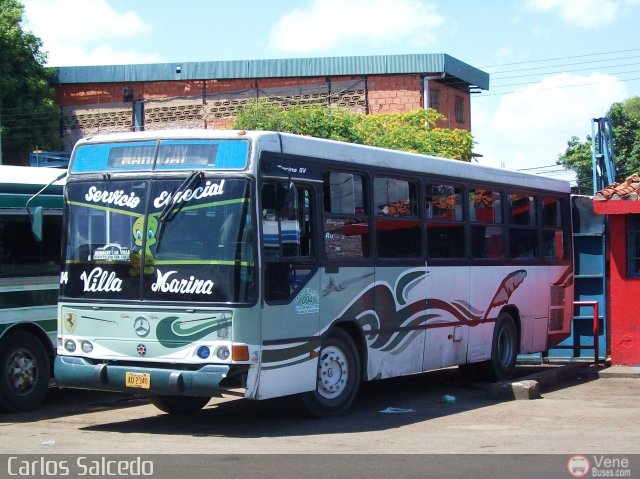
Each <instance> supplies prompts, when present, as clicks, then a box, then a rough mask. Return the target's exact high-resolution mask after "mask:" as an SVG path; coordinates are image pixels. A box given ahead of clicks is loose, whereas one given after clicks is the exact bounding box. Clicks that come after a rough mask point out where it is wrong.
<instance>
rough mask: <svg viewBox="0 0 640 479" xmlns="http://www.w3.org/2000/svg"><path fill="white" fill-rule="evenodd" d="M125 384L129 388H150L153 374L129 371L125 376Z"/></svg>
mask: <svg viewBox="0 0 640 479" xmlns="http://www.w3.org/2000/svg"><path fill="white" fill-rule="evenodd" d="M124 385H125V386H126V387H128V388H138V389H149V388H150V387H151V374H148V373H131V372H127V373H126V374H125V377H124Z"/></svg>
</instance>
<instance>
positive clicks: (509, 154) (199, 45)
mask: <svg viewBox="0 0 640 479" xmlns="http://www.w3.org/2000/svg"><path fill="white" fill-rule="evenodd" d="M22 3H23V4H24V5H25V18H24V22H23V28H24V29H25V30H27V31H31V32H33V33H34V34H35V35H36V36H38V37H39V38H40V39H41V40H42V41H43V48H42V49H43V51H45V52H47V54H48V65H50V66H82V65H114V64H132V63H133V64H138V63H165V62H189V61H226V60H255V59H275V58H307V57H335V56H355V55H400V54H411V53H446V54H449V55H451V56H453V57H455V58H457V59H458V60H461V61H463V62H465V63H467V64H469V65H471V66H473V67H475V68H478V69H480V70H482V71H485V72H487V73H489V74H490V87H489V90H487V91H482V92H481V93H479V94H473V95H472V99H471V119H472V125H471V131H472V133H473V136H474V140H475V145H474V152H475V153H478V154H480V155H482V157H481V158H479V159H478V162H479V163H481V164H484V165H489V166H497V167H502V168H509V169H515V170H526V171H529V172H533V173H539V174H545V175H548V176H553V177H557V178H563V179H568V180H570V181H572V180H575V178H574V175H573V174H567V172H565V171H563V169H562V167H560V166H558V165H556V160H557V159H558V156H559V155H561V154H562V153H564V151H565V149H566V147H567V142H568V141H569V139H571V137H573V136H576V137H578V138H580V139H581V140H585V138H586V136H587V135H588V134H590V133H591V124H592V121H591V120H592V118H597V117H601V116H604V115H605V114H606V112H607V110H608V109H609V107H610V106H611V105H612V104H613V103H615V102H619V101H622V100H624V99H626V98H630V97H633V96H638V95H640V35H639V34H638V30H639V28H640V0H487V1H478V0H270V1H268V2H267V1H264V0H243V1H242V2H235V1H226V0H190V1H181V2H179V1H175V0H133V1H131V0H22Z"/></svg>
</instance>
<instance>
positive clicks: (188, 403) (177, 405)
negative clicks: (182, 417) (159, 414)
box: [149, 396, 211, 414]
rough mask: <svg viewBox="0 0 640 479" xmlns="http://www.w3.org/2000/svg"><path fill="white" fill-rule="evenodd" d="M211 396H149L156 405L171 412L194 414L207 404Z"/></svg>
mask: <svg viewBox="0 0 640 479" xmlns="http://www.w3.org/2000/svg"><path fill="white" fill-rule="evenodd" d="M210 399H211V398H208V397H196V396H149V401H151V404H153V405H154V406H155V407H157V408H158V409H160V410H161V411H163V412H166V413H169V414H193V413H196V412H198V411H200V410H201V409H202V408H203V407H205V406H206V405H207V403H208V402H209V400H210Z"/></svg>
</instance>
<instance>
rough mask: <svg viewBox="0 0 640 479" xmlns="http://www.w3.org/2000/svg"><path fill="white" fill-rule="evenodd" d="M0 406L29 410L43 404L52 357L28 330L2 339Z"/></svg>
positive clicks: (12, 409) (0, 350) (16, 410)
mask: <svg viewBox="0 0 640 479" xmlns="http://www.w3.org/2000/svg"><path fill="white" fill-rule="evenodd" d="M0 372H1V375H0V409H4V410H5V411H9V412H22V411H30V410H32V409H35V408H37V407H38V406H40V404H41V403H42V401H43V400H44V397H45V396H46V394H47V391H48V389H49V379H51V373H50V364H49V356H48V355H47V351H46V350H45V348H44V346H43V345H42V343H41V342H40V341H39V340H38V338H36V337H35V336H33V335H32V334H29V333H27V332H25V331H16V332H13V333H10V334H8V335H7V336H5V337H4V338H2V341H0Z"/></svg>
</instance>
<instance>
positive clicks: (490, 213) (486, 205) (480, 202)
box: [473, 188, 496, 223]
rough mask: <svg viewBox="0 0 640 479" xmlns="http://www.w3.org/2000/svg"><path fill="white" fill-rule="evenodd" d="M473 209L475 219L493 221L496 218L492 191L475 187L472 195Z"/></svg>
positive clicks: (486, 221)
mask: <svg viewBox="0 0 640 479" xmlns="http://www.w3.org/2000/svg"><path fill="white" fill-rule="evenodd" d="M473 211H474V212H475V215H476V218H475V219H476V221H482V222H483V223H494V222H495V220H496V218H495V207H494V204H493V191H491V190H486V189H483V188H476V189H475V191H474V197H473Z"/></svg>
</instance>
